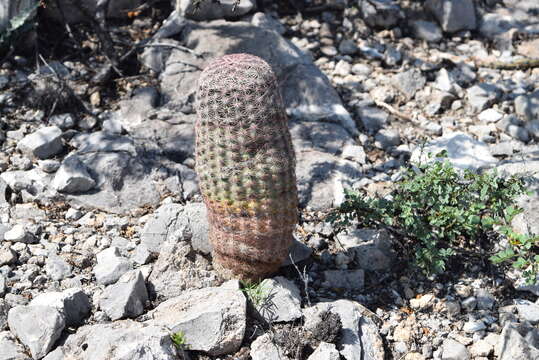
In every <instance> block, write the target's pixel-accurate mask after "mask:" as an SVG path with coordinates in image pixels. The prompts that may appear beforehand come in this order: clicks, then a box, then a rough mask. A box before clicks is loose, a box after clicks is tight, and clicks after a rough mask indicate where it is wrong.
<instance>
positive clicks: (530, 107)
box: [515, 90, 539, 121]
mask: <svg viewBox="0 0 539 360" xmlns="http://www.w3.org/2000/svg"><path fill="white" fill-rule="evenodd" d="M515 112H516V113H517V115H519V116H520V117H521V118H523V119H525V120H527V121H533V120H539V90H538V91H535V92H533V93H531V94H529V95H520V96H517V98H516V99H515Z"/></svg>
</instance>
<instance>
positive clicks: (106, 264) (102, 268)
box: [94, 246, 131, 285]
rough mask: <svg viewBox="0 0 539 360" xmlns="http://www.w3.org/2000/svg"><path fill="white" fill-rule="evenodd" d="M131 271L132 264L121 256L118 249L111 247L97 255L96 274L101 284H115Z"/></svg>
mask: <svg viewBox="0 0 539 360" xmlns="http://www.w3.org/2000/svg"><path fill="white" fill-rule="evenodd" d="M129 270H131V263H130V262H129V260H127V259H126V258H124V257H122V256H120V250H119V249H118V248H117V247H115V246H113V247H110V248H108V249H105V250H103V251H101V252H100V253H98V254H97V265H96V266H95V267H94V274H95V277H96V280H97V282H98V283H99V284H102V285H109V284H113V283H115V282H116V281H117V280H118V279H119V278H120V277H121V276H122V275H123V274H125V273H126V272H127V271H129Z"/></svg>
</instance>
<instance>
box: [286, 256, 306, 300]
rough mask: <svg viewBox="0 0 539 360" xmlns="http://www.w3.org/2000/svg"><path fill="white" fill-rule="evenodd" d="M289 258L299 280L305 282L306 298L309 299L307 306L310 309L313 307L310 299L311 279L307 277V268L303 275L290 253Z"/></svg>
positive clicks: (304, 269)
mask: <svg viewBox="0 0 539 360" xmlns="http://www.w3.org/2000/svg"><path fill="white" fill-rule="evenodd" d="M288 257H289V258H290V262H291V263H292V265H293V266H294V268H295V269H296V271H297V272H298V274H299V278H300V279H301V280H302V281H303V286H304V288H305V297H306V298H307V305H309V307H310V306H311V299H310V297H309V277H308V276H307V267H304V268H303V274H302V273H301V271H300V270H299V268H298V266H297V265H296V262H295V261H294V259H293V258H292V254H290V253H288Z"/></svg>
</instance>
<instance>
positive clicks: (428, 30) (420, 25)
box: [411, 20, 443, 42]
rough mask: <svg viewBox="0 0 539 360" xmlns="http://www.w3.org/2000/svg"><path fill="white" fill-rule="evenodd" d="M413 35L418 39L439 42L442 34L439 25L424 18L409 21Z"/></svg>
mask: <svg viewBox="0 0 539 360" xmlns="http://www.w3.org/2000/svg"><path fill="white" fill-rule="evenodd" d="M411 26H412V31H413V33H414V36H415V37H416V38H418V39H421V40H425V41H429V42H439V41H440V40H442V38H443V35H442V31H441V30H440V27H439V26H438V25H436V24H435V23H433V22H430V21H424V20H414V21H412V23H411Z"/></svg>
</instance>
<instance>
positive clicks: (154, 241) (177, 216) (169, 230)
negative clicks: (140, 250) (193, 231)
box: [141, 203, 207, 253]
mask: <svg viewBox="0 0 539 360" xmlns="http://www.w3.org/2000/svg"><path fill="white" fill-rule="evenodd" d="M183 210H184V207H183V205H180V204H174V203H172V204H165V205H162V206H161V207H159V208H158V209H157V210H156V211H155V213H154V214H153V216H152V217H151V218H150V219H149V220H148V221H147V222H146V225H144V229H143V230H142V234H141V244H143V245H144V246H146V248H147V249H148V250H149V251H150V252H155V253H157V252H158V251H159V248H160V247H161V245H162V244H163V243H164V242H165V241H167V240H168V239H174V240H176V241H179V240H186V239H188V234H189V218H188V217H186V216H185V215H184V213H183ZM193 215H195V214H193ZM206 221H207V220H206Z"/></svg>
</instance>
